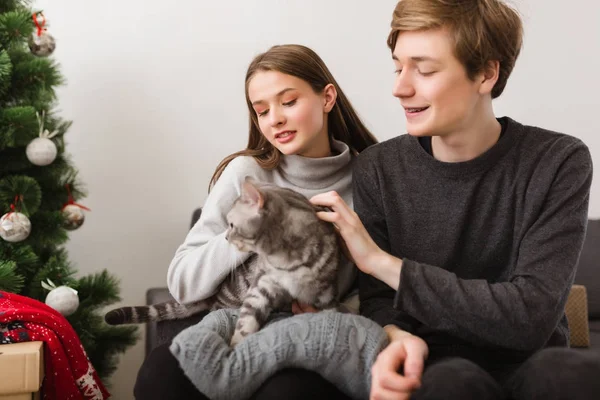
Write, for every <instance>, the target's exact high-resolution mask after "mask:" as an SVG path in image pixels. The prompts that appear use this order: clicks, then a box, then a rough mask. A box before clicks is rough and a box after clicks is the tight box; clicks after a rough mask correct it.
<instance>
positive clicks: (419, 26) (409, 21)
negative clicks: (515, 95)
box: [388, 0, 523, 99]
mask: <svg viewBox="0 0 600 400" xmlns="http://www.w3.org/2000/svg"><path fill="white" fill-rule="evenodd" d="M439 28H445V29H448V30H449V32H450V34H451V37H452V40H453V44H454V54H455V56H456V58H458V60H459V61H460V62H461V63H462V64H463V65H464V66H465V69H466V71H467V76H468V77H469V78H470V79H474V78H475V76H476V75H477V74H478V73H480V72H482V71H483V70H485V68H486V67H487V65H488V63H489V62H490V61H498V62H499V63H500V72H499V76H498V81H497V82H496V84H495V86H494V88H493V90H492V98H494V99H495V98H497V97H498V96H500V95H501V94H502V92H503V91H504V88H505V87H506V82H507V80H508V77H509V76H510V74H511V72H512V70H513V68H514V66H515V62H516V61H517V57H518V56H519V53H520V51H521V46H522V42H523V24H522V21H521V17H520V16H519V14H518V13H517V11H516V10H515V9H513V8H511V7H509V6H508V5H507V4H505V3H504V2H502V1H500V0H401V1H400V2H399V3H398V4H397V5H396V9H395V10H394V17H393V19H392V30H391V32H390V34H389V37H388V46H389V47H390V49H391V50H392V51H394V48H395V47H396V41H397V40H398V35H399V34H400V32H403V31H419V30H429V29H439Z"/></svg>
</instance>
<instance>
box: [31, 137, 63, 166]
mask: <svg viewBox="0 0 600 400" xmlns="http://www.w3.org/2000/svg"><path fill="white" fill-rule="evenodd" d="M25 152H26V153H27V158H28V159H29V161H31V163H32V164H34V165H39V166H44V165H48V164H51V163H52V161H54V160H55V159H56V154H57V153H58V150H57V148H56V145H55V144H54V142H53V141H52V140H50V139H48V138H45V137H39V138H35V139H33V140H32V141H31V143H29V144H28V145H27V149H26V150H25Z"/></svg>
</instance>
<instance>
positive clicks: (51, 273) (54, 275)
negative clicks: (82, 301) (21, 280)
mask: <svg viewBox="0 0 600 400" xmlns="http://www.w3.org/2000/svg"><path fill="white" fill-rule="evenodd" d="M74 274H75V270H74V269H73V268H72V267H71V265H70V264H69V262H68V261H67V260H66V259H65V258H64V256H61V254H60V253H59V254H57V255H54V256H52V257H50V259H49V260H48V262H47V263H46V264H45V265H44V266H43V267H42V268H41V269H40V270H39V271H38V272H37V274H35V276H34V277H33V278H32V279H31V281H30V283H29V285H28V290H27V296H29V297H33V298H34V299H38V300H40V301H44V299H45V298H46V296H47V295H48V293H47V292H46V290H45V289H44V288H43V287H42V282H47V281H48V279H50V280H51V281H52V282H53V283H54V284H55V285H56V286H57V287H58V286H63V285H65V286H69V287H72V288H77V281H76V280H75V279H74V278H73V275H74Z"/></svg>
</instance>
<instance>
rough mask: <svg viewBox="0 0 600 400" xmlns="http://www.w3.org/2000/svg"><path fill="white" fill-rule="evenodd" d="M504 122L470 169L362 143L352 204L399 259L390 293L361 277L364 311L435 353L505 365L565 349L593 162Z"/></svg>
mask: <svg viewBox="0 0 600 400" xmlns="http://www.w3.org/2000/svg"><path fill="white" fill-rule="evenodd" d="M501 122H502V123H504V124H505V125H506V129H505V132H504V134H503V135H502V136H501V138H500V140H499V141H498V143H496V145H495V146H493V147H492V148H491V149H490V150H488V151H487V152H485V153H484V154H482V155H481V156H479V157H477V158H475V159H473V160H470V161H467V162H459V163H445V162H441V161H438V160H436V159H435V158H434V157H432V156H431V155H430V154H428V153H427V152H426V151H425V149H424V148H423V146H421V145H420V144H419V142H418V140H417V138H415V137H412V136H408V135H403V136H400V137H397V138H394V139H391V140H389V141H386V142H383V143H380V144H378V145H375V146H372V147H370V148H369V149H367V150H365V151H364V152H362V153H361V154H360V155H359V156H358V159H357V162H356V164H355V168H354V175H353V179H354V207H355V210H356V212H357V213H358V215H359V217H360V219H361V220H362V222H363V223H364V225H365V227H366V229H367V230H368V232H369V234H370V235H371V237H372V238H373V239H374V240H375V242H376V243H377V244H378V245H379V246H380V247H381V248H382V249H383V250H385V251H387V252H389V253H391V254H392V255H394V256H396V257H399V258H402V259H403V260H404V263H403V267H402V270H401V276H400V282H399V285H398V287H397V288H390V287H388V286H386V285H385V284H383V283H381V282H380V281H378V280H376V279H374V278H372V277H370V276H366V275H364V274H360V278H359V281H360V300H361V314H363V315H366V316H368V317H370V318H372V319H374V320H375V321H377V322H379V323H380V324H382V325H385V324H389V323H394V324H396V325H398V326H400V327H402V328H404V329H405V330H408V331H411V332H413V333H415V334H417V335H418V336H421V337H422V338H423V339H425V340H426V341H427V342H428V343H429V345H430V348H433V351H435V350H436V349H437V348H439V347H445V348H447V349H449V348H452V349H453V351H456V354H455V355H464V356H468V357H470V358H477V357H479V358H481V359H485V360H486V361H490V360H495V362H497V363H504V362H507V363H510V362H518V361H521V360H523V359H524V358H526V357H527V356H528V355H530V354H531V353H532V352H533V351H535V350H537V349H539V348H541V347H543V346H546V345H561V346H565V345H567V343H568V328H567V321H566V318H565V314H564V306H565V302H566V300H567V296H568V294H569V289H570V287H571V284H572V282H573V279H574V275H575V267H576V265H577V260H578V257H579V253H580V251H581V247H582V244H583V239H584V236H585V229H586V225H587V218H588V202H589V192H590V184H591V181H592V160H591V157H590V153H589V151H588V148H587V147H586V146H585V145H584V144H583V143H582V142H581V140H579V139H577V138H574V137H572V136H568V135H564V134H560V133H556V132H551V131H547V130H544V129H540V128H535V127H530V126H524V125H522V124H519V123H517V122H515V121H513V120H511V119H509V118H502V119H501ZM457 349H459V350H457ZM461 353H462V354H461Z"/></svg>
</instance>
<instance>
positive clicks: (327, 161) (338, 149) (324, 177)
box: [278, 139, 353, 189]
mask: <svg viewBox="0 0 600 400" xmlns="http://www.w3.org/2000/svg"><path fill="white" fill-rule="evenodd" d="M331 148H332V150H333V151H334V154H335V155H332V156H329V157H321V158H310V157H303V156H298V155H289V156H286V155H284V156H283V157H282V158H281V163H280V164H279V167H278V168H279V171H280V172H281V174H282V176H283V177H285V179H287V180H288V181H290V182H291V183H292V184H294V185H296V186H299V187H303V188H306V189H322V188H326V187H330V186H332V185H333V184H334V183H335V182H337V181H338V180H339V179H340V177H341V176H343V175H345V174H346V173H347V168H350V162H351V161H352V158H353V157H352V153H351V151H350V148H349V147H348V145H347V144H346V143H344V142H340V141H338V140H335V139H333V140H332V142H331Z"/></svg>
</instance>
